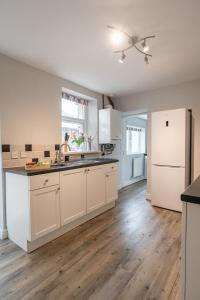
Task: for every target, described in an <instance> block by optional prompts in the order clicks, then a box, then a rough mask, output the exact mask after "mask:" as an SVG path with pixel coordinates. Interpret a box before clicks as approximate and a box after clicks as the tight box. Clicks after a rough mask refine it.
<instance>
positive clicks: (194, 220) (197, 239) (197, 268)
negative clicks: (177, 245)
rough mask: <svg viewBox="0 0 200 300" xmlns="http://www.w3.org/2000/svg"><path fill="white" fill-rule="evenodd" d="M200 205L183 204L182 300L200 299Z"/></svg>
mask: <svg viewBox="0 0 200 300" xmlns="http://www.w3.org/2000/svg"><path fill="white" fill-rule="evenodd" d="M199 253H200V204H195V203H187V202H183V216H182V260H181V262H182V272H181V273H182V279H181V285H182V297H181V299H182V300H197V299H199V298H200V285H199V277H200V259H199Z"/></svg>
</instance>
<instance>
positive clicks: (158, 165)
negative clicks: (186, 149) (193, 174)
mask: <svg viewBox="0 0 200 300" xmlns="http://www.w3.org/2000/svg"><path fill="white" fill-rule="evenodd" d="M153 166H156V167H166V168H185V167H183V166H171V165H160V164H153Z"/></svg>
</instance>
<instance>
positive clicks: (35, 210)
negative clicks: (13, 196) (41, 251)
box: [28, 185, 60, 241]
mask: <svg viewBox="0 0 200 300" xmlns="http://www.w3.org/2000/svg"><path fill="white" fill-rule="evenodd" d="M59 189H60V188H59V186H58V185H56V186H52V187H46V188H42V189H38V190H35V191H31V192H30V236H29V237H28V240H30V241H33V240H35V239H38V238H40V237H42V236H44V235H46V234H47V233H50V232H52V231H54V230H55V229H57V228H59V227H60V204H59Z"/></svg>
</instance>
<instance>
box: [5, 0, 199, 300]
mask: <svg viewBox="0 0 200 300" xmlns="http://www.w3.org/2000/svg"><path fill="white" fill-rule="evenodd" d="M17 2H18V3H17ZM36 2H37V1H36ZM36 2H34V1H30V3H24V2H23V1H22V0H20V1H16V3H17V4H15V3H12V4H11V2H10V1H8V2H7V3H4V4H1V6H2V7H1V12H0V14H1V18H0V19H1V21H0V24H1V26H0V28H1V29H0V32H1V35H0V36H1V38H0V52H1V54H0V85H1V88H0V108H1V109H0V114H1V135H0V138H1V148H2V152H1V159H0V164H1V172H0V176H1V180H0V182H1V184H0V193H1V197H0V237H1V239H2V240H1V241H0V253H1V256H0V270H1V272H0V286H1V288H0V298H2V299H74V298H75V299H161V298H163V299H186V300H188V299H189V300H193V299H197V297H198V295H200V293H199V290H198V282H196V281H195V278H198V272H199V266H198V263H196V262H198V257H197V253H198V251H196V252H197V253H196V252H195V250H194V249H197V250H198V249H199V248H198V247H199V245H198V244H197V243H196V241H195V235H198V234H199V232H198V230H197V228H198V208H197V207H198V203H197V202H196V203H188V202H187V201H188V197H186V198H185V197H184V194H183V192H184V190H185V189H186V187H187V185H188V184H189V183H190V181H191V182H193V181H194V180H195V179H196V178H198V176H199V174H200V157H199V149H200V130H199V129H200V101H199V95H200V81H199V80H200V79H199V78H200V73H199V70H200V66H199V60H198V50H199V47H200V41H199V29H198V28H199V27H198V26H197V24H199V23H198V22H199V17H198V13H197V12H198V9H199V4H198V3H197V2H196V1H191V2H190V3H185V4H184V5H183V9H182V10H181V11H180V9H179V5H180V2H179V1H174V2H173V4H171V6H170V5H169V3H162V4H161V3H160V2H159V1H155V3H154V4H155V5H156V7H157V8H158V9H154V8H153V6H152V7H151V5H150V4H145V3H144V2H143V1H142V2H139V1H135V3H132V4H130V3H127V2H126V1H125V2H126V3H124V2H123V3H121V4H120V6H117V5H116V4H114V3H110V4H109V5H108V4H106V3H103V2H102V3H101V5H100V4H99V3H97V1H94V2H93V3H92V2H90V1H87V3H86V4H85V6H84V5H83V4H82V3H81V2H80V1H78V2H77V3H76V4H73V3H71V4H66V3H64V2H62V1H61V2H60V6H59V5H56V4H55V3H48V4H47V1H44V2H45V3H46V5H47V7H46V6H45V3H43V4H40V10H39V11H40V13H41V14H40V13H39V14H38V18H37V20H38V23H37V24H36V22H35V20H36V16H37V13H38V7H39V2H38V3H36ZM136 4H137V5H136ZM22 8H23V9H22ZM122 8H123V9H124V11H125V15H126V16H128V18H127V19H126V18H125V15H124V19H123V18H120V17H119V15H118V13H121V9H122ZM92 10H93V13H94V15H93V16H92V15H91V13H90V12H91V11H92ZM79 11H81V12H82V13H80V12H79ZM135 11H137V12H138V16H140V18H139V17H138V19H137V14H136V13H134V12H135ZM172 12H175V13H174V14H173V13H172ZM178 12H179V13H178ZM115 13H116V15H115ZM77 14H78V17H79V18H78V21H77V19H76V26H77V27H76V26H75V27H74V29H73V26H72V25H73V24H74V23H73V22H74V20H75V16H76V17H77ZM6 16H9V18H7V17H6ZM59 16H62V17H61V18H60V17H59ZM94 16H96V20H97V22H95V20H94ZM133 16H134V18H133ZM191 16H192V21H190V22H189V18H190V17H191ZM133 19H134V22H133ZM161 19H162V20H163V19H166V20H167V19H170V20H171V22H164V23H165V24H164V23H163V22H161ZM152 20H155V22H156V24H153V23H152V22H153V21H152ZM120 22H122V23H123V24H121V23H120ZM83 24H85V26H83ZM120 24H121V25H120ZM158 24H160V26H158ZM179 24H181V28H180V27H179ZM108 25H113V26H114V27H120V26H122V27H123V26H124V29H125V31H127V32H128V33H129V32H130V33H131V34H133V33H134V31H136V33H137V31H138V34H139V35H141V36H142V37H143V36H147V35H149V36H151V35H154V34H155V38H152V40H151V41H149V45H150V50H151V51H150V52H149V53H151V52H152V54H153V57H149V65H146V63H147V62H146V61H144V59H143V57H142V54H140V53H139V52H138V51H137V50H136V49H133V48H131V49H130V51H129V50H128V51H129V52H126V51H125V57H124V56H123V55H122V57H121V56H120V54H121V53H113V52H114V51H115V47H113V46H112V47H111V45H110V42H109V39H110V34H112V28H110V27H109V28H107V26H108ZM135 26H136V27H135ZM137 26H139V27H140V28H139V27H137ZM70 28H71V29H70ZM174 29H176V30H177V32H176V31H175V30H174ZM183 32H185V33H187V36H188V38H189V43H188V45H185V43H183V41H184V37H185V35H183ZM190 32H192V33H191V35H190ZM52 34H53V36H54V37H52ZM76 34H77V35H78V38H77V39H76V38H75V37H76ZM166 35H167V37H166ZM66 36H67V38H66ZM65 38H66V40H65ZM167 38H172V40H173V45H170V43H168V41H167ZM17 39H18V40H17ZM86 40H87V42H85V41H86ZM27 41H28V42H27ZM92 41H94V42H92ZM183 44H184V47H186V51H183V52H184V53H182V52H181V51H180V50H181V47H183ZM58 45H59V47H58ZM163 45H164V46H165V47H164V46H163ZM136 47H137V46H136ZM172 47H173V49H172ZM191 48H192V53H191V51H190V50H191ZM120 49H121V48H120ZM174 49H177V50H179V51H174ZM131 51H132V52H131ZM168 53H170V55H169V56H168ZM122 54H123V52H122ZM140 55H141V56H140ZM118 58H119V60H121V62H122V63H121V62H120V63H118V61H117V59H118ZM144 58H145V59H146V56H145V57H144ZM174 66H175V67H174ZM133 70H136V72H135V71H134V72H133ZM102 95H103V96H102ZM66 101H70V104H69V103H68V102H66ZM62 102H63V103H68V104H63V105H62ZM65 105H66V106H71V107H72V106H74V107H76V108H77V107H79V109H78V110H76V109H72V108H71V109H70V110H69V109H68V108H67V109H66V110H65V109H64V106H65ZM113 106H114V110H113ZM188 110H191V111H192V117H191V120H192V121H191V123H190V124H192V127H190V137H191V141H189V139H186V140H185V144H183V145H184V146H182V147H181V149H182V151H183V152H184V149H183V148H184V147H185V149H188V150H187V151H185V154H186V153H187V154H186V156H187V157H189V160H190V161H191V163H190V166H189V164H186V165H187V166H189V167H188V174H189V173H190V176H191V180H188V181H187V182H186V183H185V186H182V187H181V191H179V190H178V195H179V198H177V196H176V200H177V199H178V200H177V201H180V202H178V205H179V207H181V209H177V208H176V207H175V208H174V207H165V208H169V209H165V208H163V207H164V206H163V205H161V204H162V203H161V204H160V202H159V204H158V203H154V199H153V197H154V194H155V193H156V192H157V189H156V191H155V187H156V184H157V183H158V179H160V178H161V177H162V175H161V176H160V175H159V177H158V179H156V180H155V176H154V175H155V173H152V172H154V170H153V169H152V164H153V163H154V162H153V161H152V158H153V156H154V154H153V152H152V149H155V147H154V146H155V135H153V134H155V132H156V130H153V131H152V126H154V123H153V122H152V120H153V119H154V116H155V115H154V114H155V113H158V112H163V111H164V112H175V111H182V112H183V111H184V112H186V114H187V111H188ZM102 111H103V114H104V113H105V114H107V117H106V116H105V115H104V116H103V118H102V119H103V122H104V124H102V123H101V122H100V120H101V112H102ZM69 112H70V114H69ZM130 115H131V116H136V115H137V116H139V115H146V116H147V117H146V118H147V126H146V127H145V133H146V141H145V142H146V148H145V149H144V147H141V149H140V152H141V153H139V154H132V153H131V155H133V156H139V155H141V156H144V154H146V153H147V182H146V180H145V176H144V173H141V172H140V173H139V174H140V175H141V176H139V177H137V176H136V178H134V176H133V175H134V172H133V170H134V163H132V162H133V161H134V160H132V158H131V160H130V162H129V163H128V164H127V167H126V166H125V164H123V159H124V157H123V150H124V149H125V148H123V145H125V143H122V141H123V139H124V128H125V127H126V129H127V127H128V130H129V136H131V135H130V131H133V130H136V129H137V130H138V131H137V132H143V131H142V129H141V128H139V129H138V128H136V129H134V128H135V127H140V125H134V124H133V123H130V118H129V119H128V121H127V123H126V125H125V127H123V124H125V123H123V121H124V120H126V118H128V117H129V116H130ZM177 118H178V117H175V119H174V120H177ZM113 120H114V121H113ZM164 121H165V125H166V128H167V127H169V129H170V128H171V127H170V126H171V124H172V123H171V122H170V121H169V120H168V118H167V119H166V120H164ZM167 121H169V124H168V125H169V126H168V125H167V124H166V122H167ZM178 124H180V122H179V123H178ZM185 124H186V123H185ZM187 124H188V123H187ZM131 126H132V127H131ZM183 127H184V126H181V129H180V130H181V132H182V130H183ZM77 128H78V129H77ZM142 128H144V127H142ZM156 128H158V126H156ZM187 128H189V127H187ZM185 129H186V127H185ZM173 132H174V131H173ZM81 134H84V136H83V135H81ZM141 136H142V135H141ZM100 137H103V138H105V139H106V141H105V140H104V141H103V142H101V141H100ZM153 140H154V142H153ZM180 140H181V139H180V137H179V141H177V144H176V147H177V148H178V146H179V144H180ZM152 143H153V144H152ZM165 143H166V140H165V142H163V145H164V146H167V145H165ZM61 144H64V145H63V146H62V149H60V145H61ZM102 144H103V145H107V146H106V148H105V147H104V148H102V146H101V145H102ZM112 145H116V146H114V150H113V149H112V147H113V146H112ZM189 145H191V147H190V149H189V148H188V147H189ZM173 146H174V145H173ZM59 149H60V150H62V151H59ZM129 149H130V147H129ZM156 149H157V150H158V147H156ZM112 150H113V151H112ZM169 150H170V149H169ZM133 152H134V150H133ZM162 153H163V152H162ZM162 153H161V154H162ZM181 153H182V152H181ZM102 154H103V155H102ZM126 154H127V153H125V161H126V163H127V162H128V159H129V158H127V157H128V155H127V157H126ZM129 156H130V151H129ZM131 157H132V156H131ZM156 157H158V155H156ZM140 162H141V160H140ZM159 163H161V161H160V162H158V161H156V162H155V164H159ZM55 164H57V165H55ZM59 164H60V165H59ZM161 164H163V163H161ZM52 165H53V166H52ZM25 166H26V168H38V170H29V171H26V170H25ZM175 167H177V165H175ZM181 167H182V166H181ZM3 168H4V171H3ZM44 168H46V169H44ZM128 168H130V169H128ZM142 169H143V167H142ZM34 172H36V173H34ZM36 174H37V175H36ZM122 179H123V180H122ZM178 182H179V181H178V177H177V176H175V179H174V185H176V183H178ZM159 186H161V184H159ZM152 187H153V190H152ZM44 189H45V190H44ZM169 190H170V186H167V185H166V190H165V191H164V192H162V193H163V194H164V195H165V196H166V197H162V196H160V197H162V199H161V198H159V200H163V199H166V198H167V196H168V195H169V194H168V193H169V192H168V191H169ZM43 191H44V193H43ZM45 191H48V193H49V194H46V193H45ZM41 192H42V193H41ZM170 192H171V191H170ZM189 192H190V191H189ZM181 194H183V195H182V198H183V199H184V200H183V202H184V203H183V217H181V213H180V212H177V211H180V210H182V205H181V204H182V202H181V200H180V197H181ZM69 195H71V196H70V201H66V199H68V196H69ZM186 195H187V192H186ZM196 197H199V195H197V196H196ZM77 199H79V200H80V201H77ZM170 199H172V198H171V196H170ZM186 199H187V201H186ZM189 199H190V198H189ZM165 201H166V200H165ZM185 201H186V202H185ZM167 202H168V201H167ZM19 203H20V205H19ZM33 203H34V205H33V206H31V205H32V204H33ZM152 204H153V205H152ZM189 205H192V206H191V207H192V208H191V210H190V206H189ZM160 207H161V208H160ZM170 209H172V210H170ZM186 211H187V217H188V216H189V215H190V213H191V215H192V217H191V218H190V220H193V221H194V223H192V224H190V223H188V220H187V222H183V229H182V232H181V218H182V219H183V220H185V218H186ZM49 216H51V218H49ZM52 220H53V221H52ZM32 222H33V223H32ZM195 222H196V223H195ZM186 225H188V226H190V227H189V229H187V234H188V230H189V231H191V234H190V238H189V239H188V238H187V241H190V245H192V246H190V245H186V246H187V247H186V248H187V249H188V250H187V251H186V253H184V252H181V233H182V238H183V242H182V245H185V243H186V239H185V238H184V233H186ZM184 226H185V227H184ZM7 236H9V239H7ZM22 249H23V250H22ZM190 250H191V251H190ZM191 255H192V257H193V258H194V259H191ZM181 256H182V261H181V260H180V257H181ZM183 257H184V259H185V261H186V267H185V266H184V265H182V266H181V264H182V263H183V260H184V259H183ZM158 262H159V263H158ZM194 266H196V269H195V273H194V272H193V271H192V270H193V269H194ZM181 272H183V274H181ZM184 278H185V280H186V281H185V280H184ZM181 289H182V292H181ZM185 289H186V290H185ZM181 293H182V296H181ZM190 293H192V294H190ZM198 293H199V294H198ZM170 297H171V298H170ZM181 297H182V298H181ZM195 297H196V298H195Z"/></svg>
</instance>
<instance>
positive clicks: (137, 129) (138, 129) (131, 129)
mask: <svg viewBox="0 0 200 300" xmlns="http://www.w3.org/2000/svg"><path fill="white" fill-rule="evenodd" d="M126 130H130V131H139V132H141V131H142V128H138V127H133V126H126Z"/></svg>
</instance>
